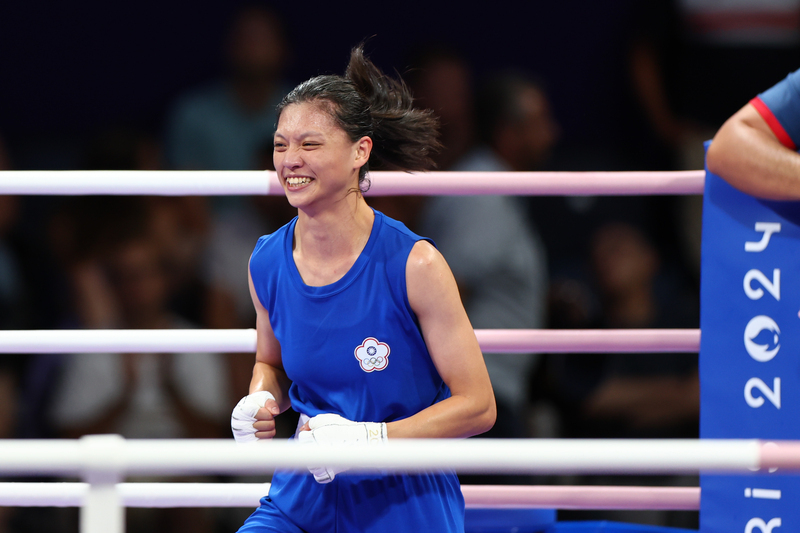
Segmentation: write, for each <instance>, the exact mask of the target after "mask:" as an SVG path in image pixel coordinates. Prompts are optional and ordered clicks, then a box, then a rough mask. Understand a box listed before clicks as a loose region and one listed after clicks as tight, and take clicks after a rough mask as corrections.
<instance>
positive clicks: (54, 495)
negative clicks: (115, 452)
mask: <svg viewBox="0 0 800 533" xmlns="http://www.w3.org/2000/svg"><path fill="white" fill-rule="evenodd" d="M116 487H117V490H118V491H119V493H120V496H121V497H122V503H123V504H124V506H125V507H150V508H155V507H162V508H163V507H249V508H253V507H257V506H258V501H259V499H261V497H263V496H264V495H266V494H267V492H268V491H269V483H118V484H117V485H116ZM88 491H89V484H88V483H22V482H18V483H13V482H12V483H0V506H14V507H79V506H81V505H82V504H83V500H84V498H85V497H86V494H87V493H88ZM461 491H462V493H463V494H464V500H465V502H466V505H467V508H468V509H573V510H578V509H585V510H590V509H607V510H612V509H613V510H662V511H696V510H697V509H699V508H700V488H699V487H600V486H583V487H581V486H570V487H565V486H557V485H525V486H510V485H509V486H500V485H494V486H493V485H462V486H461Z"/></svg>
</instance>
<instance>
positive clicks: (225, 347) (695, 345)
mask: <svg viewBox="0 0 800 533" xmlns="http://www.w3.org/2000/svg"><path fill="white" fill-rule="evenodd" d="M475 335H476V336H477V338H478V343H479V344H480V346H481V349H482V350H483V351H485V352H487V353H532V352H539V353H638V352H663V353H667V352H672V353H692V352H695V353H696V352H697V351H698V350H699V348H700V331H699V330H697V329H635V330H546V329H506V330H502V329H499V330H488V329H484V330H480V329H479V330H475ZM255 350H256V332H255V330H254V329H169V330H165V329H108V330H98V329H94V330H91V329H90V330H8V331H0V353H128V352H133V353H164V352H166V353H192V352H218V353H239V352H255Z"/></svg>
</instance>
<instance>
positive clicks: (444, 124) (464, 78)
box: [387, 45, 475, 214]
mask: <svg viewBox="0 0 800 533" xmlns="http://www.w3.org/2000/svg"><path fill="white" fill-rule="evenodd" d="M409 68H410V70H409V72H408V74H407V75H406V77H405V79H406V82H407V83H408V85H409V88H410V89H411V92H412V94H413V95H414V101H415V103H416V105H417V106H418V107H421V108H424V109H432V110H433V111H434V112H435V113H436V115H437V116H438V117H439V121H440V128H439V132H440V141H441V142H442V145H443V147H442V150H441V151H440V152H439V153H438V154H437V155H436V156H435V158H434V160H435V162H436V167H437V170H448V169H450V168H452V166H453V165H454V164H455V163H457V162H458V161H459V160H460V159H461V158H462V157H464V155H465V154H466V153H467V152H468V151H469V150H470V149H471V148H472V147H473V145H474V144H475V124H474V119H473V110H474V102H473V95H472V72H471V69H470V67H469V65H468V64H467V61H466V60H465V59H464V58H463V57H462V56H461V55H460V54H459V53H458V52H457V51H455V50H453V49H451V48H449V47H446V46H444V45H426V46H422V47H420V48H419V49H418V50H417V51H416V52H415V53H413V54H412V56H411V58H410V67H409ZM387 214H388V213H387Z"/></svg>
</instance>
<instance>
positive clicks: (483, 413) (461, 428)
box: [386, 241, 496, 438]
mask: <svg viewBox="0 0 800 533" xmlns="http://www.w3.org/2000/svg"><path fill="white" fill-rule="evenodd" d="M406 284H407V286H408V301H409V303H410V304H411V308H412V309H413V310H414V312H415V313H416V315H417V318H418V319H419V323H420V326H421V328H422V335H423V337H424V339H425V343H426V344H427V346H428V351H429V352H430V354H431V359H432V360H433V364H434V365H435V366H436V370H437V371H438V372H439V375H440V376H441V377H442V379H443V380H444V382H445V383H446V384H447V386H448V387H449V388H450V391H451V393H452V396H451V397H450V398H447V399H446V400H443V401H441V402H439V403H436V404H434V405H432V406H430V407H428V408H426V409H423V410H422V411H420V412H419V413H417V414H416V415H413V416H411V417H409V418H406V419H403V420H398V421H396V422H390V423H388V424H386V426H387V433H388V436H389V437H390V438H432V437H453V438H454V437H469V436H472V435H477V434H479V433H483V432H485V431H488V430H489V429H490V428H491V427H492V425H494V421H495V417H496V407H495V401H494V393H493V392H492V384H491V382H490V381H489V373H488V372H487V371H486V364H485V363H484V361H483V354H482V353H481V349H480V346H478V340H477V338H476V337H475V332H474V330H473V329H472V325H471V324H470V322H469V319H468V318H467V313H466V311H464V306H463V304H462V303H461V298H460V297H459V294H458V288H457V286H456V282H455V279H454V278H453V274H452V272H450V267H449V266H447V263H446V262H445V260H444V257H442V255H441V254H440V253H439V251H438V250H436V248H434V247H433V246H432V245H431V244H430V243H428V242H427V241H419V242H418V243H417V244H416V245H414V248H413V249H412V250H411V254H410V255H409V257H408V262H407V264H406Z"/></svg>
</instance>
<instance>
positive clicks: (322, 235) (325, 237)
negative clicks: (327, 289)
mask: <svg viewBox="0 0 800 533" xmlns="http://www.w3.org/2000/svg"><path fill="white" fill-rule="evenodd" d="M343 203H348V204H350V205H348V206H343V207H344V208H343V209H340V210H337V211H325V212H320V213H315V214H313V215H310V214H308V213H305V212H303V211H302V210H301V211H300V213H299V214H298V219H297V224H296V226H295V231H294V246H293V256H294V260H295V264H296V265H297V268H298V270H299V271H300V275H301V277H302V278H303V280H304V281H305V282H306V283H307V284H309V285H327V284H330V283H333V282H335V281H337V280H338V279H340V278H341V277H342V276H344V274H345V273H347V271H348V270H349V269H350V267H352V266H353V264H354V263H355V261H356V259H358V256H359V255H360V254H361V251H362V250H363V249H364V246H366V244H367V241H368V240H369V236H370V233H371V232H372V224H373V221H374V219H375V214H374V212H373V211H372V209H371V208H370V207H369V206H368V205H367V203H366V201H364V198H363V197H362V196H361V195H359V196H358V199H357V201H356V202H355V205H353V204H352V203H350V202H343Z"/></svg>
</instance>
